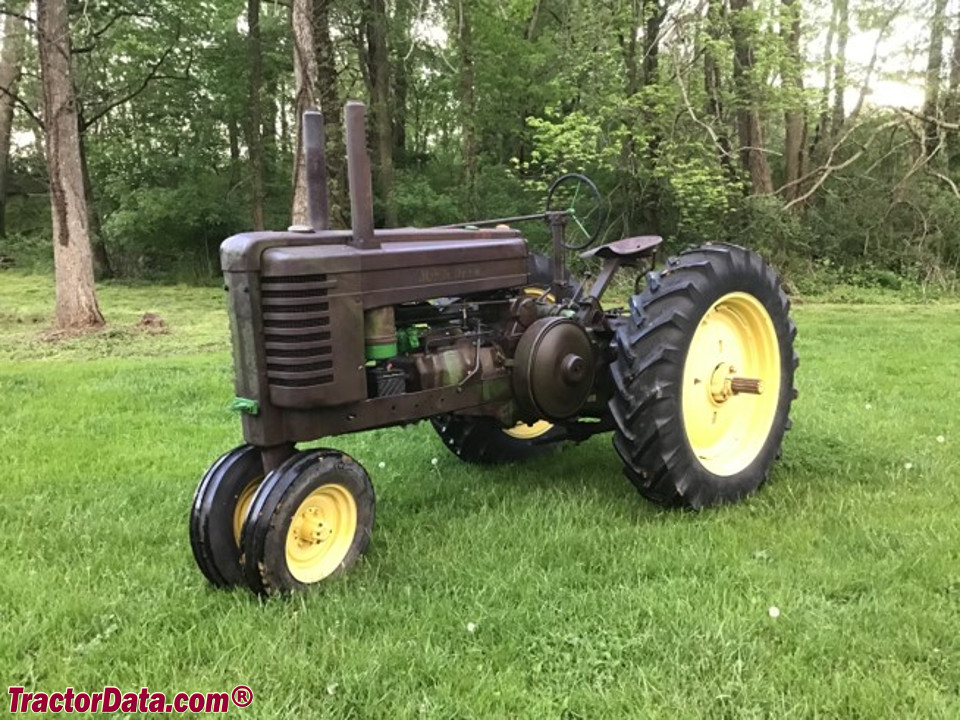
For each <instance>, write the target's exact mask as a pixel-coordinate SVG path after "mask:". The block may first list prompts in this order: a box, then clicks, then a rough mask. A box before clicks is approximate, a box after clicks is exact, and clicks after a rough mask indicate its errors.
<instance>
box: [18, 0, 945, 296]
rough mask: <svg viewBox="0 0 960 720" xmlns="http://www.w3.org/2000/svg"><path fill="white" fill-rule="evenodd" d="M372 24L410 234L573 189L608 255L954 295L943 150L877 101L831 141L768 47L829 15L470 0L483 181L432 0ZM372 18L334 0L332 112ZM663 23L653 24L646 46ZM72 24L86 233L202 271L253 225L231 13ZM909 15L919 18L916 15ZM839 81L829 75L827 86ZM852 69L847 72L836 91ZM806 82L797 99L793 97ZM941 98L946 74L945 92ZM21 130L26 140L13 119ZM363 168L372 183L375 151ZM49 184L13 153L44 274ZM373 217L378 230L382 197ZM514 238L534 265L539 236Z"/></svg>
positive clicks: (780, 52)
mask: <svg viewBox="0 0 960 720" xmlns="http://www.w3.org/2000/svg"><path fill="white" fill-rule="evenodd" d="M387 6H388V12H389V14H390V23H389V28H388V30H389V32H388V35H389V43H390V47H389V57H390V68H389V69H390V72H391V91H392V93H391V97H392V102H393V103H394V107H393V108H392V109H391V116H392V120H393V122H394V125H395V143H396V147H395V148H394V151H393V156H394V161H395V164H396V167H397V169H398V172H397V175H396V186H395V197H396V203H397V206H398V212H399V220H400V222H401V223H403V224H405V225H434V224H446V223H452V222H456V221H466V220H474V219H477V218H475V217H468V215H470V216H473V215H474V214H475V211H472V210H468V208H471V207H472V206H473V205H478V206H479V208H480V212H479V214H480V215H484V216H487V217H492V216H506V215H513V214H523V213H529V212H534V211H537V210H540V209H542V207H543V199H544V192H545V189H546V187H547V186H548V184H549V183H550V181H551V180H552V179H553V178H555V177H557V176H558V175H560V174H561V173H563V172H569V171H580V172H585V173H586V174H588V175H590V176H591V177H592V178H593V179H594V180H595V182H596V183H597V185H598V186H599V188H600V190H601V192H602V193H603V195H604V202H605V204H606V208H607V210H608V214H607V217H608V223H607V227H605V228H604V231H603V234H602V238H603V240H605V241H611V240H615V239H617V238H618V237H620V236H623V235H635V234H642V233H658V234H661V235H663V236H664V237H665V238H666V239H667V243H668V247H670V248H672V249H676V248H680V247H682V246H685V245H688V244H696V243H702V242H705V241H709V240H731V241H734V242H740V243H743V244H745V245H749V246H752V247H755V248H757V249H759V250H761V251H762V252H764V253H765V254H767V255H768V256H769V257H771V259H773V260H774V261H775V262H776V263H777V265H778V266H779V267H781V268H782V269H784V270H785V271H786V273H787V275H788V276H789V277H790V279H791V282H792V283H794V286H796V287H799V286H800V285H803V284H804V279H803V276H804V275H806V274H810V276H811V278H810V283H809V284H812V285H813V286H820V285H821V284H822V283H823V282H827V283H828V284H831V283H833V284H835V283H851V282H852V283H855V284H857V285H863V286H870V285H871V284H873V283H886V284H887V285H890V284H893V281H892V280H891V279H890V278H889V277H888V274H891V273H892V274H893V275H895V276H897V277H898V278H902V279H903V281H904V282H906V283H908V284H916V285H919V286H921V287H925V288H933V287H936V288H942V289H946V290H949V289H950V288H952V287H954V286H955V285H956V283H957V269H958V266H960V202H958V201H957V197H958V191H957V190H956V187H957V186H958V185H960V174H958V166H957V164H956V163H954V164H953V165H952V166H951V164H950V163H949V162H948V161H947V159H946V158H945V157H942V156H938V157H936V158H933V159H932V160H931V161H930V162H929V163H926V164H924V163H919V164H918V163H917V159H918V150H919V145H918V142H917V138H918V137H919V136H920V134H921V132H922V127H921V125H920V124H919V123H918V122H915V121H913V120H911V119H909V117H908V116H904V115H902V114H896V113H893V112H891V111H883V110H877V109H875V108H872V107H871V106H870V104H869V102H870V97H869V96H868V97H867V104H866V105H865V106H864V108H862V111H861V112H860V113H859V114H858V115H857V117H855V118H848V122H847V124H846V125H845V126H844V127H843V128H842V132H841V133H840V134H839V135H837V134H835V131H837V132H839V129H834V128H831V127H829V125H830V123H827V126H825V127H823V128H820V127H819V121H820V118H819V115H820V111H821V107H820V105H821V90H820V88H819V87H817V85H816V83H813V82H811V81H810V79H811V78H814V77H816V78H819V77H821V76H822V72H823V71H824V69H825V68H824V60H823V58H821V57H820V56H819V55H820V54H821V50H820V48H819V47H816V46H817V45H818V44H819V39H818V41H817V43H807V44H806V45H805V46H803V47H801V48H798V49H793V48H791V47H790V45H789V44H788V41H787V37H786V35H785V34H784V33H782V32H781V31H782V29H783V28H784V27H785V26H786V25H787V24H788V23H789V22H790V21H791V20H792V19H793V18H794V17H795V16H796V15H797V14H798V15H799V17H800V20H801V23H802V30H803V33H804V37H806V38H808V39H810V38H812V37H813V36H812V35H811V34H810V33H811V32H812V31H813V30H814V29H815V28H818V27H820V26H821V25H822V26H824V27H825V23H827V22H828V21H829V16H830V12H831V10H832V8H830V7H826V6H822V5H821V4H817V3H812V2H802V1H798V2H795V3H792V4H789V5H784V4H783V3H772V4H771V3H766V4H765V3H760V2H756V1H754V2H752V3H750V7H748V8H747V9H744V10H742V11H738V12H735V13H732V12H729V11H728V10H725V9H724V8H725V6H724V5H723V3H715V2H711V3H708V4H707V6H705V7H701V8H698V9H697V11H696V12H689V11H688V10H689V9H688V8H685V7H683V6H680V5H676V4H675V3H664V4H662V6H661V5H658V4H657V3H646V2H644V3H636V2H631V3H626V2H595V3H584V2H572V1H571V0H556V1H551V2H542V1H541V0H509V2H495V1H494V0H477V2H475V3H473V4H472V5H471V10H472V11H471V13H470V19H471V36H472V47H471V48H469V49H470V51H471V52H470V56H471V58H472V64H471V66H470V68H469V70H470V72H471V74H472V77H473V88H472V89H473V96H474V105H475V112H474V113H473V116H472V117H471V118H470V122H471V125H472V126H473V128H474V134H475V137H476V142H477V146H478V147H477V157H476V158H475V165H474V164H469V163H466V162H465V158H464V157H463V152H464V148H463V142H462V140H463V136H462V124H463V120H464V118H463V116H462V111H461V92H462V88H461V83H462V82H463V80H464V76H463V75H462V74H461V71H462V70H463V69H464V68H462V67H461V63H462V57H463V55H462V52H461V51H462V48H461V47H460V43H461V40H460V27H459V26H458V24H457V19H456V16H457V13H456V12H455V8H454V6H453V5H451V4H450V3H446V2H440V1H439V0H427V1H426V2H422V3H421V2H417V3H410V2H400V3H387ZM363 8H364V3H347V2H344V1H342V0H333V2H331V3H330V12H331V18H332V27H331V33H332V36H333V38H334V44H335V48H334V50H335V52H334V56H335V57H334V60H335V66H336V73H337V81H338V83H339V92H340V96H341V97H342V98H348V97H359V98H364V97H367V96H368V94H369V78H370V67H369V54H368V51H369V47H368V43H367V38H366V37H365V35H364V32H365V30H364V28H365V25H364V17H363ZM658 8H660V9H665V10H666V13H667V15H666V17H667V19H666V21H665V24H664V25H662V26H661V27H660V30H659V33H658V38H659V40H658V42H654V43H653V44H652V45H651V38H649V37H647V36H648V34H649V33H651V32H655V31H656V27H654V26H652V25H651V23H654V24H655V21H656V18H657V16H658V15H657V13H658ZM851 10H852V15H853V23H854V26H855V27H854V37H855V36H856V33H857V32H860V33H861V34H863V33H866V34H867V35H869V36H872V35H873V34H874V33H877V32H881V31H883V29H884V28H885V27H886V25H887V24H888V21H889V20H890V18H891V16H890V13H891V11H892V9H891V8H889V7H887V6H884V5H883V4H881V3H878V2H876V0H869V1H868V2H865V3H861V4H860V5H858V6H857V7H855V8H852V9H851ZM71 12H72V15H71V20H72V22H73V37H72V41H73V46H74V48H75V50H76V53H75V57H74V69H75V72H76V85H77V88H78V92H79V107H80V109H81V111H82V116H83V122H84V127H85V132H84V145H85V150H86V155H87V160H88V164H89V170H90V179H91V184H92V197H93V201H94V202H93V208H94V210H95V218H94V219H99V220H100V221H101V225H102V229H101V230H102V231H101V239H102V241H103V243H104V245H105V247H106V249H107V251H108V253H109V254H110V256H111V259H112V260H113V265H114V266H115V270H116V271H117V272H118V273H119V274H120V275H121V276H124V277H147V278H155V277H160V276H162V275H164V274H166V273H169V272H172V273H173V274H175V275H176V276H177V277H197V278H205V277H207V276H213V275H215V274H216V270H217V263H216V257H215V248H216V245H217V243H218V242H219V241H220V240H222V239H223V238H224V237H225V236H226V235H228V234H230V233H233V232H236V231H238V230H242V229H245V228H248V227H249V226H250V222H251V211H250V202H249V198H250V177H249V172H250V168H249V167H248V154H247V145H248V141H247V139H248V136H249V135H250V133H251V132H252V128H250V126H249V125H250V123H249V119H248V115H249V112H248V105H249V93H250V88H249V71H248V68H249V64H250V62H249V56H248V50H249V43H248V38H247V34H246V25H245V22H244V20H243V13H244V7H243V3H236V2H229V3H228V2H222V1H220V0H216V1H211V2H199V3H198V2H185V1H184V0H157V2H154V3H151V4H150V6H149V7H148V8H147V7H145V6H143V5H142V3H136V2H133V0H119V1H118V2H112V1H111V2H107V1H106V0H96V1H95V2H94V1H91V2H85V3H81V4H77V3H73V4H71ZM288 12H289V9H288V7H287V6H286V5H284V4H282V3H269V2H265V3H263V5H262V32H263V53H264V57H263V79H264V81H263V87H262V88H261V99H262V100H263V113H264V122H263V127H261V128H259V129H258V131H259V132H260V133H261V134H262V136H263V138H264V145H265V152H266V161H265V167H266V178H265V185H266V190H267V206H266V216H267V224H268V226H270V227H272V228H284V227H286V226H287V225H288V224H289V219H290V218H289V216H290V206H291V194H292V190H291V167H292V159H293V152H294V148H293V144H294V142H295V130H296V127H295V125H296V123H295V118H294V117H293V116H292V115H293V107H294V103H293V90H294V89H293V87H292V85H293V73H292V71H293V68H292V52H291V38H290V32H289V14H288ZM921 14H922V15H923V18H924V20H928V19H929V18H928V17H927V16H928V15H929V8H926V9H924V10H923V12H922V13H921ZM737 40H740V41H746V42H747V43H748V44H749V46H750V47H749V50H750V52H749V55H750V58H751V61H752V69H751V70H750V72H749V73H748V74H747V76H746V77H745V78H743V82H738V81H737V79H738V77H737V73H736V72H735V68H737V67H738V65H737V63H736V62H735V60H736V58H735V57H734V55H735V46H736V44H737ZM920 45H922V43H920ZM923 49H924V48H923V47H921V46H918V47H916V48H912V49H911V52H922V51H923ZM804 53H806V56H804ZM29 55H30V56H29V57H28V59H27V64H28V67H27V68H26V70H27V72H26V73H25V74H24V78H23V80H22V82H21V94H22V95H23V98H24V101H25V102H26V104H28V105H30V106H32V107H33V108H34V109H37V108H38V107H39V104H40V95H41V93H40V88H39V87H38V82H37V72H36V67H35V65H36V58H35V54H29ZM838 65H839V63H838V61H837V59H836V58H834V60H832V61H831V68H830V69H836V68H837V66H838ZM881 65H882V63H881ZM711 68H712V70H711ZM708 71H710V72H712V73H713V75H711V74H710V72H708ZM859 72H861V69H858V68H855V67H853V65H852V63H851V67H850V68H848V79H849V83H850V85H849V88H848V90H853V89H855V83H856V82H859V77H858V73H859ZM797 77H802V78H803V79H804V84H805V86H806V89H799V88H797V87H795V83H791V82H790V78H794V79H796V78H797ZM876 77H877V79H885V78H883V77H882V76H881V75H879V74H878V75H876ZM906 79H908V80H909V78H906ZM947 83H948V79H947V78H946V77H945V78H943V83H942V84H943V85H944V88H943V89H944V90H946V88H947ZM941 97H942V98H943V101H942V103H941V104H942V105H943V107H942V108H941V111H942V112H943V115H944V117H945V118H947V117H951V115H950V114H951V113H953V114H954V115H956V114H957V111H958V110H960V107H958V105H957V103H958V102H960V100H958V98H956V97H954V96H953V95H950V94H949V93H946V92H944V93H941ZM829 100H831V98H828V101H829ZM828 105H829V102H828ZM849 105H850V103H848V107H847V111H848V112H849V111H850V110H851V108H850V107H849ZM747 109H751V110H755V111H756V112H757V113H758V116H759V118H760V121H761V125H762V128H761V129H762V137H763V140H762V143H763V145H764V148H763V150H764V152H765V157H766V158H767V160H768V162H769V164H770V167H771V171H772V182H773V186H774V187H775V188H778V190H777V192H776V193H775V194H774V195H773V196H772V197H767V198H755V197H749V196H748V192H749V188H750V182H749V176H748V175H747V173H746V172H745V170H744V167H743V161H742V158H741V157H740V152H739V142H740V138H739V135H738V120H739V118H738V112H739V111H743V110H747ZM788 111H799V112H801V113H802V115H803V116H804V118H805V121H806V124H807V132H806V139H805V140H804V143H803V145H804V148H805V150H806V151H808V152H813V155H812V156H809V157H807V158H806V161H805V165H804V172H805V173H807V177H806V178H805V179H804V180H803V181H801V182H799V183H796V184H795V185H796V188H797V190H798V191H799V192H800V193H802V194H807V197H806V198H805V199H804V200H803V201H802V202H800V203H797V204H796V205H795V206H792V207H790V208H789V209H787V208H786V204H787V200H788V199H789V193H788V191H787V188H785V187H783V186H784V184H785V183H786V162H785V158H784V144H785V139H786V138H785V134H786V133H785V121H784V113H785V112H788ZM893 121H896V122H895V123H894V122H893ZM17 130H18V131H27V130H33V124H32V121H30V120H29V119H28V118H27V116H26V114H24V113H19V114H18V117H17ZM943 135H944V138H943V139H944V141H945V149H944V152H943V155H949V154H953V155H957V147H958V145H960V140H958V134H957V133H947V132H944V133H943ZM370 137H371V140H372V139H373V132H372V128H371V134H370ZM841 137H842V138H843V142H840V139H841ZM21 140H22V138H21ZM375 144H376V143H373V142H371V145H375ZM373 160H374V166H375V168H376V164H377V158H376V153H374V158H373ZM43 166H44V162H43V158H42V156H41V155H40V153H39V152H38V143H26V144H24V145H23V146H21V147H18V148H16V150H15V152H14V154H13V158H12V165H11V168H12V169H11V173H10V174H11V178H10V188H11V200H10V203H9V207H8V228H9V231H10V237H8V238H7V239H6V240H4V241H3V246H2V248H3V249H2V252H3V253H4V254H5V255H6V256H10V257H13V258H14V260H15V261H16V262H17V263H18V264H19V265H20V266H21V267H24V268H37V269H44V268H47V267H48V266H49V259H50V255H51V253H50V251H49V249H45V248H44V244H45V243H48V242H49V222H50V221H49V212H48V211H46V210H44V211H43V212H38V209H42V204H43V198H42V197H41V196H42V194H43V193H44V192H45V187H44V180H43ZM468 166H469V167H476V168H477V175H476V177H475V178H473V180H474V187H471V188H467V187H466V186H465V179H466V174H467V173H466V168H467V167H468ZM828 166H830V170H829V172H827V173H826V176H824V175H823V173H824V172H825V170H824V168H826V167H828ZM468 193H472V194H473V197H472V198H470V200H471V202H468V197H467V195H468ZM474 200H475V202H472V201H474ZM376 211H377V216H378V218H380V217H382V215H383V212H382V207H381V203H380V199H379V198H378V199H377V200H376ZM525 230H527V231H529V234H530V237H531V238H532V239H533V240H534V243H535V245H536V246H537V247H541V248H542V247H543V245H544V243H545V234H544V232H543V230H542V228H541V227H540V226H538V225H535V224H534V225H530V226H528V227H526V228H525ZM827 275H830V276H831V278H829V279H828V278H827V277H826V276H827ZM883 278H886V279H883Z"/></svg>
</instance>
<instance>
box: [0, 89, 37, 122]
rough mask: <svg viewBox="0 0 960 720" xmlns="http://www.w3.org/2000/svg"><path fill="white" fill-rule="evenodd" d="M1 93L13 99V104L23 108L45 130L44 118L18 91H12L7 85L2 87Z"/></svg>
mask: <svg viewBox="0 0 960 720" xmlns="http://www.w3.org/2000/svg"><path fill="white" fill-rule="evenodd" d="M0 93H2V94H3V95H6V96H7V97H8V98H10V99H11V100H13V104H14V105H16V106H17V107H18V108H20V109H21V110H23V112H25V113H26V114H27V116H28V117H29V118H30V119H31V120H33V122H35V123H36V124H37V127H39V128H40V129H41V130H43V128H44V125H43V120H41V119H40V116H39V115H38V114H37V113H36V112H34V110H33V108H31V107H30V106H29V105H28V104H27V101H26V100H24V99H23V98H22V97H20V96H19V95H18V94H17V93H15V92H10V91H9V90H8V89H7V88H5V87H0Z"/></svg>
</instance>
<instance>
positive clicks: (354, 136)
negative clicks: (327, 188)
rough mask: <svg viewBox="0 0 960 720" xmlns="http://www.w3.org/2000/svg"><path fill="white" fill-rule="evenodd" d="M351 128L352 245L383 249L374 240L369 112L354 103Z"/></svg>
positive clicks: (350, 108) (347, 117) (348, 115)
mask: <svg viewBox="0 0 960 720" xmlns="http://www.w3.org/2000/svg"><path fill="white" fill-rule="evenodd" d="M344 119H345V122H346V127H347V180H348V182H349V184H350V218H351V220H352V222H353V238H352V239H351V241H350V242H351V243H352V244H353V245H354V247H358V248H361V249H372V248H375V247H378V246H379V245H380V243H379V241H378V240H377V239H376V238H375V237H374V226H373V177H372V175H371V173H370V155H369V154H368V153H367V109H366V107H365V106H364V104H363V103H361V102H357V101H355V100H351V101H350V102H348V103H347V107H346V109H345V110H344Z"/></svg>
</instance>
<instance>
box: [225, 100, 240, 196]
mask: <svg viewBox="0 0 960 720" xmlns="http://www.w3.org/2000/svg"><path fill="white" fill-rule="evenodd" d="M227 137H228V139H229V142H230V187H231V189H232V188H234V187H236V186H237V184H238V183H239V182H240V124H239V123H238V122H237V119H236V118H235V117H230V119H229V120H227Z"/></svg>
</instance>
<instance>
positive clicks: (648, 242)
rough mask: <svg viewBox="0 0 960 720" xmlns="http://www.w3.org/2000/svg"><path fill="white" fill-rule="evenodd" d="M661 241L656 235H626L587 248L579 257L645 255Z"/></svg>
mask: <svg viewBox="0 0 960 720" xmlns="http://www.w3.org/2000/svg"><path fill="white" fill-rule="evenodd" d="M662 242H663V238H662V237H659V236H657V235H640V236H637V237H628V238H623V239H622V240H617V241H616V242H612V243H607V244H606V245H601V246H600V247H596V248H593V250H588V251H587V252H585V253H583V254H581V255H580V257H582V258H584V259H586V258H592V257H599V258H613V257H621V258H629V257H634V256H636V255H645V254H647V253H649V252H650V251H651V250H655V249H656V248H657V247H658V246H659V245H660V244H661V243H662Z"/></svg>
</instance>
